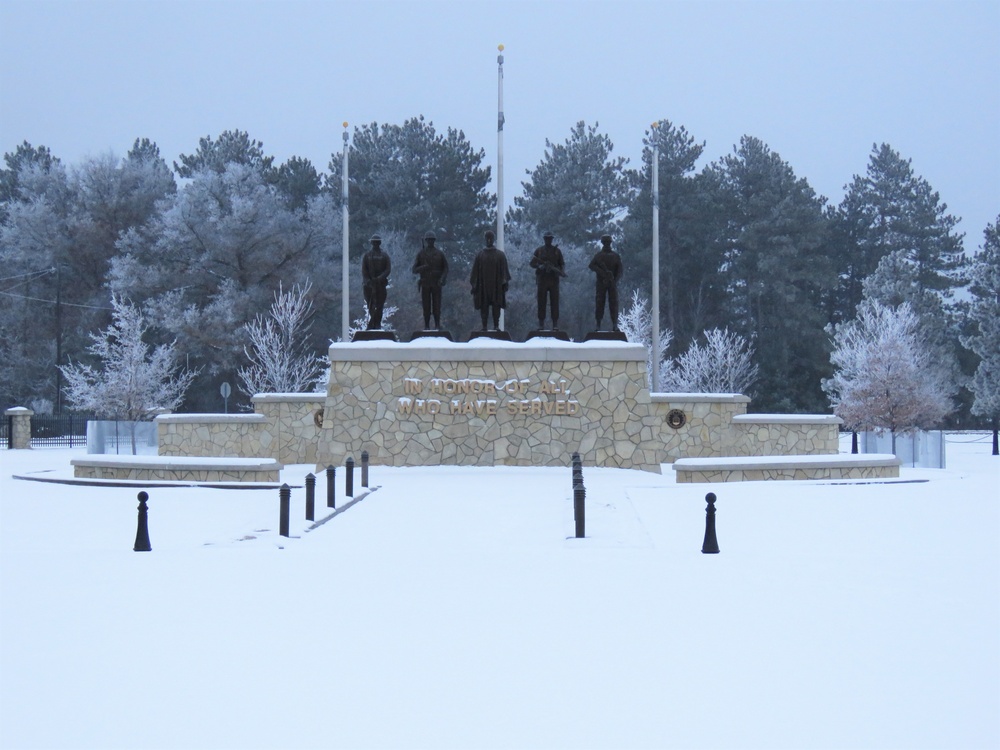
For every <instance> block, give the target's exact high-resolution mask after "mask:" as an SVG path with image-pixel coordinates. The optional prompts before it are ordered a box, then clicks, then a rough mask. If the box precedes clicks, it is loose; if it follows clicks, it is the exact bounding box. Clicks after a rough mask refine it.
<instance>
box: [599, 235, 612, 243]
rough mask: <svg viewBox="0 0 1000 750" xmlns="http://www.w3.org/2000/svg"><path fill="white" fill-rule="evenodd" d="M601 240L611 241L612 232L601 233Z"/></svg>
mask: <svg viewBox="0 0 1000 750" xmlns="http://www.w3.org/2000/svg"><path fill="white" fill-rule="evenodd" d="M601 242H611V235H610V234H602V235H601Z"/></svg>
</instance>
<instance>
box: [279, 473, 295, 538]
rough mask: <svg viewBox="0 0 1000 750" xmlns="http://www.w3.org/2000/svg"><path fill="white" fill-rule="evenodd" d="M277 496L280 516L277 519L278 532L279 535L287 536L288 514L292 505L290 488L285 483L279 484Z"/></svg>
mask: <svg viewBox="0 0 1000 750" xmlns="http://www.w3.org/2000/svg"><path fill="white" fill-rule="evenodd" d="M278 497H279V499H280V504H281V512H280V514H281V518H280V519H279V521H278V533H279V534H281V536H288V514H289V511H290V510H291V506H292V490H291V488H290V487H289V486H288V485H287V484H283V485H281V489H279V490H278Z"/></svg>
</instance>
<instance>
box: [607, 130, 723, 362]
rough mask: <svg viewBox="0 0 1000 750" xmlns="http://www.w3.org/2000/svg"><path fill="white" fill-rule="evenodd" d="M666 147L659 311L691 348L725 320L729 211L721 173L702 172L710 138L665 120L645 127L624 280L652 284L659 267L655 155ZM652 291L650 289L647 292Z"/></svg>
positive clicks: (625, 228) (678, 340)
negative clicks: (655, 261)
mask: <svg viewBox="0 0 1000 750" xmlns="http://www.w3.org/2000/svg"><path fill="white" fill-rule="evenodd" d="M654 143H655V144H656V145H657V146H658V149H659V166H658V176H659V219H660V221H659V240H660V247H659V258H660V312H661V316H662V318H663V322H664V324H665V325H666V327H667V328H669V329H670V330H672V331H673V333H674V339H673V345H674V347H675V348H676V349H678V350H684V349H685V348H686V347H688V346H689V345H690V343H691V342H692V341H693V340H694V339H695V337H696V336H698V335H699V334H700V333H701V332H702V331H703V330H705V329H706V328H710V327H714V326H718V325H721V324H723V323H724V322H725V321H724V320H723V316H722V314H721V313H722V307H723V304H724V295H723V289H722V285H721V283H720V281H721V279H720V275H719V269H720V267H721V265H722V243H720V242H719V241H718V238H719V237H720V236H721V235H722V223H721V222H722V218H723V217H722V212H721V211H720V210H719V206H718V198H719V192H720V191H719V187H718V184H717V183H716V182H713V178H714V176H715V173H713V172H710V171H709V172H704V173H701V174H695V173H694V169H695V166H696V164H697V161H698V159H700V158H701V156H702V153H703V151H704V147H705V144H704V142H702V143H697V142H696V141H695V139H694V138H693V137H692V136H691V135H690V134H689V133H688V132H687V130H685V129H684V128H683V127H676V126H675V125H673V124H672V123H671V122H670V121H669V120H661V121H659V123H658V127H656V128H654V129H652V130H651V132H647V133H646V137H645V139H644V145H645V147H644V149H643V157H642V159H643V167H642V170H641V173H640V175H639V178H638V186H639V187H638V191H637V192H636V194H635V197H634V199H633V201H632V205H631V208H630V210H629V213H628V216H627V218H626V219H625V220H624V221H623V222H622V241H621V243H620V245H619V252H620V253H622V256H623V260H624V265H625V278H624V281H623V283H624V284H625V285H626V286H632V287H636V288H641V289H646V290H648V289H649V284H650V276H651V268H652V215H653V210H652V207H653V198H652V190H651V187H652V180H651V171H652V169H651V168H652V156H653V145H654ZM646 293H647V294H648V291H647V292H646Z"/></svg>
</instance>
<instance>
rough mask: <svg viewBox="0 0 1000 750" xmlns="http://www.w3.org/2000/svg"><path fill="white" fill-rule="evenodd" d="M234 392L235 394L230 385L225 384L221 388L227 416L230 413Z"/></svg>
mask: <svg viewBox="0 0 1000 750" xmlns="http://www.w3.org/2000/svg"><path fill="white" fill-rule="evenodd" d="M232 392H233V389H232V387H231V386H230V385H229V383H223V384H222V385H221V386H220V387H219V393H221V394H222V402H223V406H224V408H225V410H226V414H228V413H229V396H230V395H231V394H232Z"/></svg>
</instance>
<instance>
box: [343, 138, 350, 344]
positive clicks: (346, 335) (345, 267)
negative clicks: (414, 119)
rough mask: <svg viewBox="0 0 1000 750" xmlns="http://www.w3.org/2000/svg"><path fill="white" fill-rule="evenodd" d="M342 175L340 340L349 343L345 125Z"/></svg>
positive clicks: (348, 221)
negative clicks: (342, 242) (342, 244)
mask: <svg viewBox="0 0 1000 750" xmlns="http://www.w3.org/2000/svg"><path fill="white" fill-rule="evenodd" d="M343 165H344V174H343V178H344V179H343V186H342V187H341V193H340V197H341V206H342V209H341V210H342V211H343V221H342V222H341V236H342V237H343V241H344V246H343V249H342V259H341V266H342V269H341V273H340V285H341V313H340V328H341V333H340V336H341V338H340V340H341V341H349V340H350V335H349V334H350V328H351V313H350V306H351V304H350V303H351V295H350V284H349V282H350V273H349V271H350V252H349V247H350V231H349V227H350V212H349V211H348V207H347V196H348V192H347V123H346V122H345V123H344V160H343Z"/></svg>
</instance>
